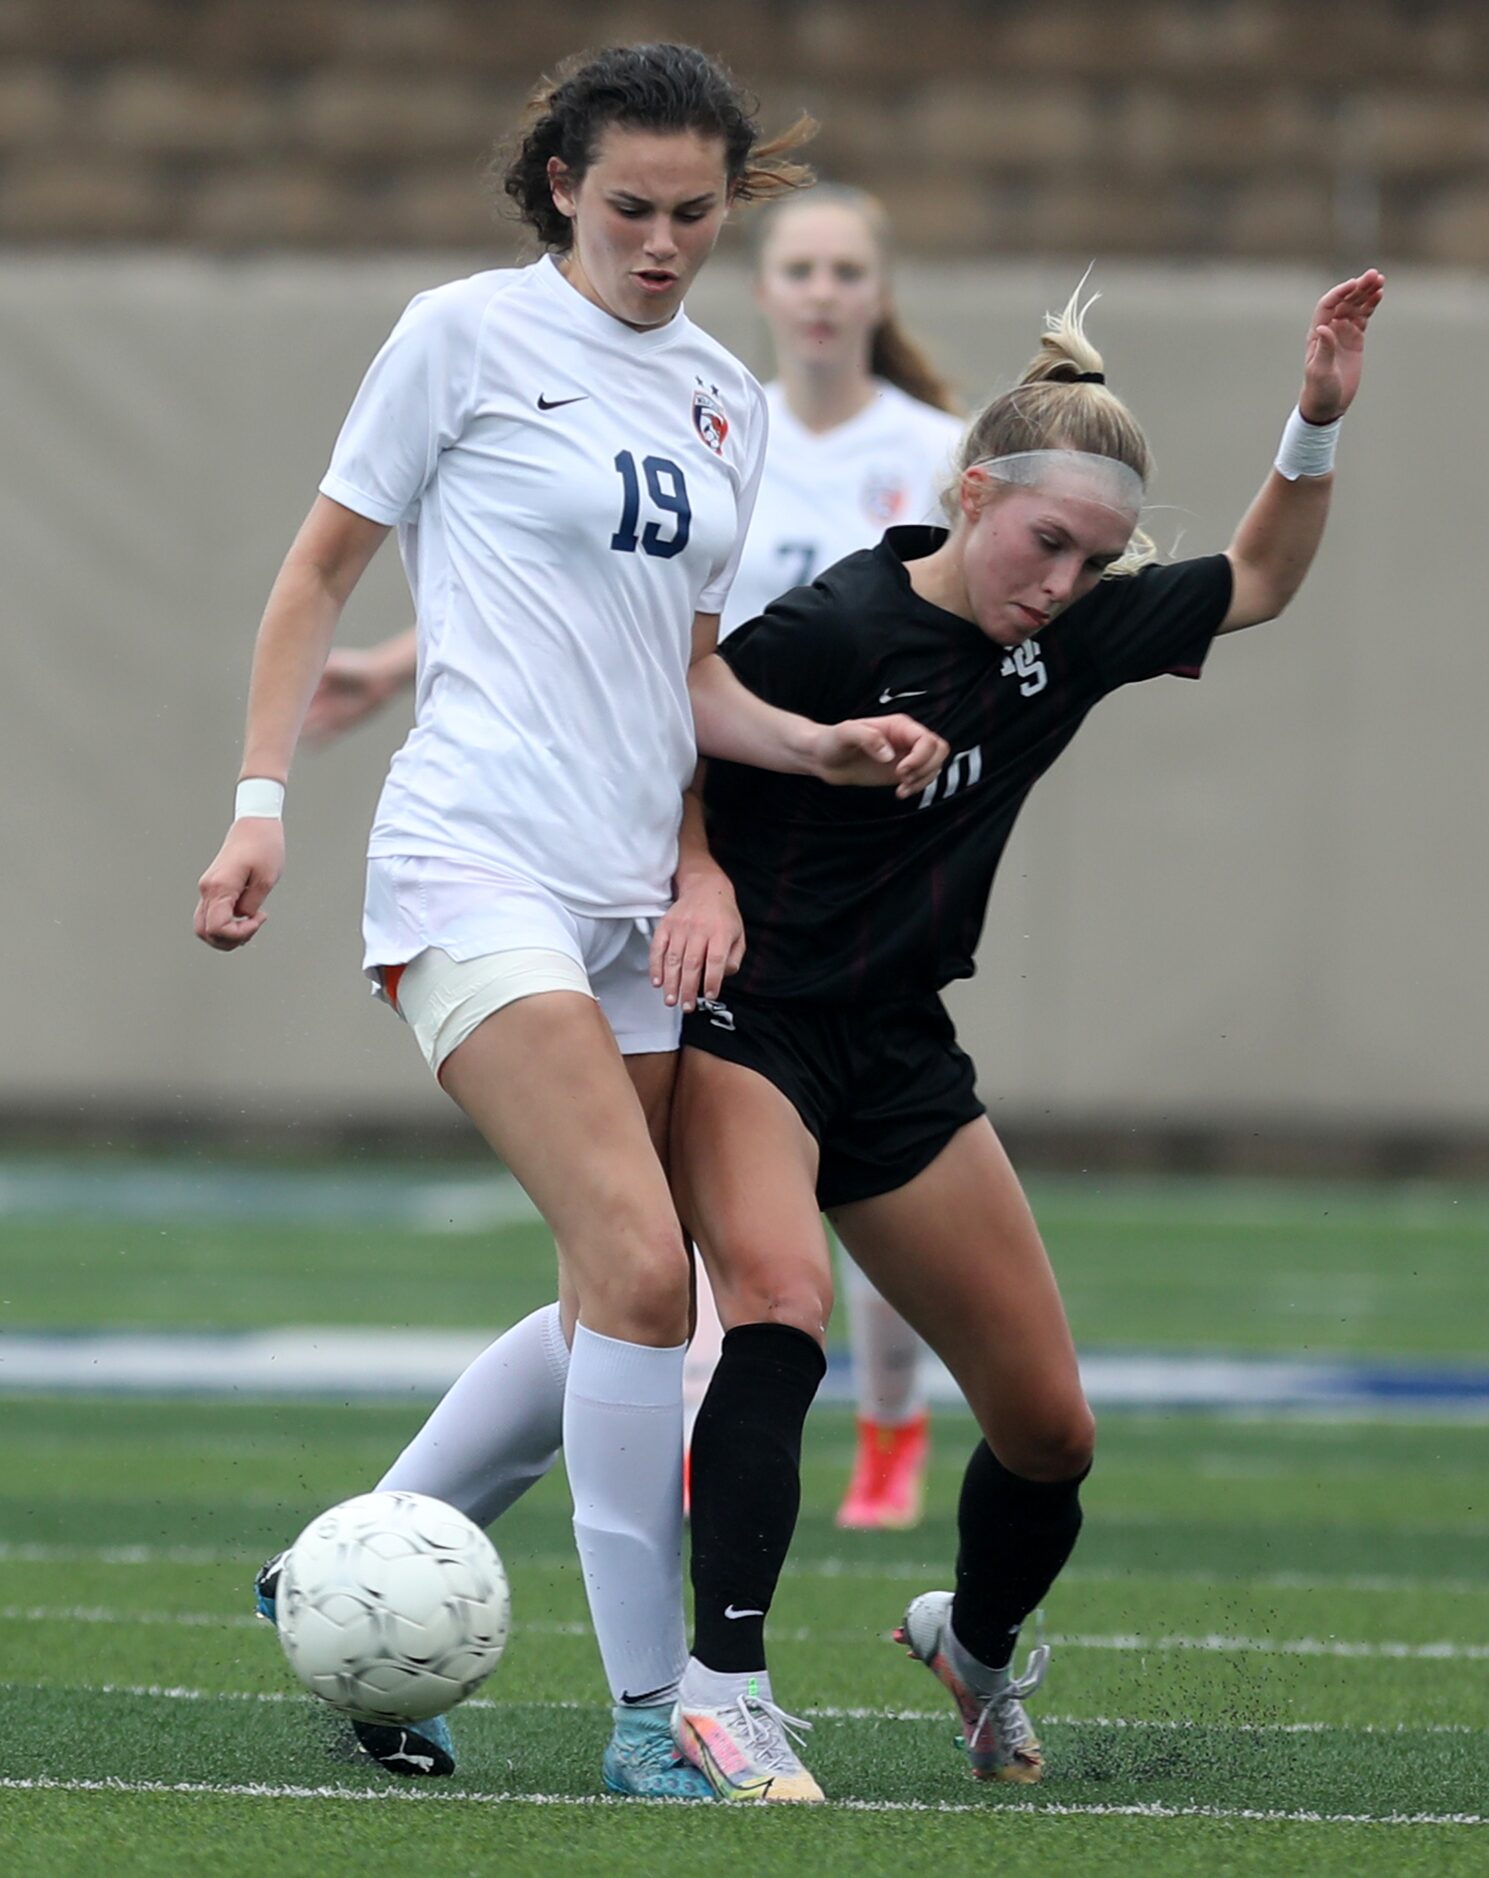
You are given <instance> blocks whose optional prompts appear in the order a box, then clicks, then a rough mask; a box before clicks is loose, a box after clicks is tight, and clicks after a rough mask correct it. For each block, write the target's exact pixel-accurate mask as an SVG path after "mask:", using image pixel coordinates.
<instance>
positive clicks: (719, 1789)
mask: <svg viewBox="0 0 1489 1878" xmlns="http://www.w3.org/2000/svg"><path fill="white" fill-rule="evenodd" d="M811 1725H812V1724H811V1723H810V1722H805V1721H802V1720H801V1719H800V1718H799V1717H798V1716H795V1715H788V1714H787V1713H786V1711H785V1710H784V1709H783V1708H780V1707H778V1706H777V1705H776V1704H775V1703H774V1702H768V1701H766V1700H765V1699H764V1698H763V1697H761V1696H753V1695H742V1696H740V1697H739V1698H738V1700H737V1701H733V1702H727V1703H725V1704H724V1706H723V1707H722V1708H684V1707H683V1705H682V1704H681V1703H679V1704H678V1705H677V1707H676V1708H675V1709H674V1710H673V1711H672V1736H673V1739H674V1740H675V1741H676V1743H677V1751H678V1753H679V1754H681V1755H682V1756H683V1758H684V1759H685V1760H687V1761H690V1762H691V1763H692V1764H693V1766H694V1767H696V1768H697V1769H698V1771H699V1772H700V1773H701V1774H702V1775H703V1777H704V1779H705V1780H706V1781H707V1782H708V1784H709V1785H710V1786H711V1787H712V1788H713V1790H714V1792H715V1794H717V1796H718V1797H719V1799H721V1800H753V1801H756V1802H757V1803H760V1804H767V1803H768V1804H778V1803H780V1802H783V1801H795V1802H797V1803H798V1804H807V1805H811V1804H814V1803H818V1802H820V1801H822V1800H823V1799H825V1798H826V1795H825V1794H824V1793H823V1791H822V1789H821V1788H820V1787H819V1786H818V1785H817V1783H816V1781H815V1780H814V1779H813V1778H812V1776H811V1775H810V1774H809V1773H808V1772H807V1770H806V1768H805V1767H803V1766H802V1764H801V1760H800V1758H799V1757H798V1755H797V1753H796V1750H795V1748H793V1747H792V1745H791V1741H792V1737H793V1736H795V1738H796V1739H797V1740H798V1741H799V1740H800V1739H801V1737H802V1732H803V1731H805V1730H806V1729H808V1728H810V1727H811Z"/></svg>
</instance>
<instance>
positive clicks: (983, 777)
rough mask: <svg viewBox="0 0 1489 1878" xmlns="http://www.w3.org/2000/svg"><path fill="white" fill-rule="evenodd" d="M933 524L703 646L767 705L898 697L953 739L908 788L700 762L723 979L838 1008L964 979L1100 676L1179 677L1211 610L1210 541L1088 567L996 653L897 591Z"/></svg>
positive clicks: (902, 535)
mask: <svg viewBox="0 0 1489 1878" xmlns="http://www.w3.org/2000/svg"><path fill="white" fill-rule="evenodd" d="M945 539H946V532H945V530H944V529H939V528H892V529H890V530H889V532H888V533H887V534H886V535H885V537H884V539H883V540H882V541H881V542H880V544H879V545H878V547H876V548H870V549H867V550H865V551H864V552H863V553H860V554H850V555H849V556H848V557H847V559H846V560H842V561H839V562H838V563H837V565H836V566H835V567H830V568H829V569H828V570H827V571H826V573H824V574H822V575H821V576H820V577H819V578H818V579H817V580H816V581H815V582H814V583H813V584H812V585H811V586H810V587H800V588H797V589H796V590H795V591H793V592H791V593H788V594H785V595H783V596H782V597H781V598H780V599H779V600H777V601H775V602H774V603H773V604H772V605H771V606H770V607H769V608H767V610H766V611H765V613H763V614H762V615H761V617H760V618H759V619H757V620H753V621H751V622H750V623H749V624H748V625H746V626H743V627H741V628H740V629H739V630H738V631H737V632H735V633H733V634H732V635H731V636H730V637H729V638H728V639H727V640H725V642H724V644H723V645H722V647H721V648H720V653H721V656H722V657H723V658H725V659H726V660H727V661H728V663H729V665H730V666H731V668H732V669H733V670H734V671H735V672H736V673H737V674H738V676H739V678H740V680H741V681H742V682H743V683H744V684H745V685H747V686H748V687H749V689H750V690H751V691H753V692H756V693H758V695H759V696H760V697H762V698H764V699H766V700H767V701H768V702H769V703H771V704H776V705H780V706H781V707H783V708H784V709H786V710H791V711H799V712H801V713H802V714H803V715H804V716H807V717H811V718H814V719H816V720H817V721H818V722H819V723H835V722H837V721H839V720H840V719H842V718H848V717H875V716H883V715H884V714H886V713H887V712H890V711H905V712H908V713H909V714H910V715H911V716H912V717H915V718H917V719H918V720H919V721H920V722H921V723H923V724H925V725H926V726H927V727H928V728H929V729H931V730H934V731H936V732H938V733H939V734H940V735H941V736H943V737H945V738H946V740H947V741H948V743H949V744H950V745H951V752H952V753H951V756H950V758H949V759H948V761H947V764H946V767H945V769H944V770H943V771H942V772H941V774H940V776H938V777H937V778H936V780H935V781H934V782H933V783H932V784H931V785H930V787H929V788H927V789H925V790H923V791H922V792H921V793H920V794H919V795H918V796H915V797H912V798H910V799H909V800H907V801H901V800H899V799H898V798H897V797H896V796H895V793H894V791H893V790H892V789H886V788H879V789H852V788H843V787H838V786H833V785H830V784H827V783H823V782H818V781H815V780H814V779H813V778H811V777H803V776H783V775H777V774H771V773H767V772H764V771H761V770H757V769H751V768H747V767H745V766H743V765H740V764H737V763H723V762H711V763H710V764H709V770H708V781H707V785H706V789H705V798H704V799H705V803H706V807H707V813H708V833H709V842H710V846H711V848H712V850H713V854H714V858H715V859H716V860H717V861H718V862H719V864H720V866H721V867H723V868H724V869H725V870H726V872H727V873H728V874H729V876H730V878H731V879H732V880H733V882H734V888H735V892H736V894H737V895H738V899H739V907H740V912H741V914H742V916H743V918H744V925H745V936H746V939H747V942H748V948H749V949H748V951H747V952H746V954H745V960H744V964H743V966H742V967H741V969H740V972H739V974H738V976H737V977H736V978H733V979H731V980H730V986H731V987H738V989H739V990H740V991H742V992H745V993H749V994H752V995H755V996H760V997H770V998H811V999H816V1000H819V1001H823V1002H827V1003H853V1002H857V1001H859V1000H861V999H870V1000H874V1001H879V1000H883V999H888V998H897V997H908V996H915V995H918V994H923V993H924V992H926V991H934V990H938V989H939V988H940V987H941V986H942V985H944V984H946V983H948V982H949V981H950V980H951V979H953V978H967V977H970V976H971V974H972V969H973V967H972V957H973V954H974V952H975V951H976V949H977V941H978V937H979V935H980V934H981V932H982V924H983V919H984V916H985V914H986V911H987V900H988V894H989V892H990V891H991V888H992V884H993V875H994V873H995V872H996V871H997V866H998V861H999V859H1000V857H1001V855H1002V853H1003V849H1004V847H1005V846H1006V844H1007V841H1008V837H1009V834H1010V833H1011V832H1012V829H1013V824H1014V821H1015V819H1016V817H1017V815H1018V812H1019V809H1020V808H1021V807H1022V805H1023V801H1024V798H1025V797H1026V796H1027V795H1028V793H1029V791H1030V789H1031V788H1032V787H1033V785H1034V783H1035V782H1036V780H1037V779H1038V778H1039V777H1040V776H1042V775H1043V773H1044V772H1045V770H1047V769H1048V768H1049V766H1050V764H1051V763H1053V762H1054V760H1055V758H1056V757H1057V756H1058V755H1059V754H1060V752H1061V751H1062V750H1063V749H1064V748H1065V746H1066V745H1067V744H1068V743H1069V742H1070V739H1071V738H1072V737H1073V736H1074V735H1075V733H1076V731H1077V730H1078V729H1079V728H1080V724H1081V721H1082V719H1083V718H1084V717H1085V715H1086V713H1087V712H1088V711H1089V710H1090V709H1091V707H1092V705H1094V704H1095V703H1096V702H1097V701H1098V699H1100V698H1103V697H1105V696H1106V694H1107V693H1108V692H1109V691H1115V690H1116V689H1117V687H1118V686H1119V685H1125V684H1129V683H1132V682H1133V681H1134V680H1137V679H1142V678H1152V677H1156V676H1157V675H1158V674H1159V673H1162V672H1177V673H1182V674H1185V675H1187V676H1190V677H1196V678H1197V677H1198V676H1199V671H1200V667H1201V665H1202V664H1203V662H1204V659H1205V655H1206V653H1207V652H1208V651H1209V648H1210V642H1211V640H1212V639H1213V638H1214V636H1215V633H1216V630H1217V629H1218V628H1219V626H1220V624H1221V622H1222V621H1223V619H1224V617H1225V614H1226V610H1227V608H1228V607H1229V605H1230V599H1231V570H1230V563H1229V562H1228V561H1227V560H1226V558H1225V556H1224V555H1221V554H1217V555H1210V556H1207V557H1205V558H1204V559H1201V560H1194V561H1182V562H1179V563H1177V564H1176V565H1174V566H1171V567H1149V568H1144V569H1142V570H1141V571H1140V572H1139V573H1137V574H1135V575H1132V576H1130V577H1126V578H1115V579H1109V580H1103V581H1102V582H1100V584H1099V585H1098V586H1097V587H1096V588H1095V589H1094V590H1093V591H1092V592H1091V593H1089V594H1087V595H1086V596H1085V597H1084V598H1083V599H1081V600H1078V601H1077V602H1076V603H1075V604H1074V605H1073V606H1071V607H1070V608H1069V609H1068V610H1067V611H1066V612H1064V613H1062V614H1061V615H1059V617H1058V618H1057V619H1055V620H1054V621H1053V622H1052V624H1051V625H1050V626H1048V627H1047V628H1046V629H1045V630H1044V631H1043V632H1042V633H1040V634H1039V636H1038V637H1037V638H1035V639H1030V640H1026V641H1025V642H1024V644H1022V645H1020V646H1019V647H1017V648H1016V649H1013V650H1010V649H1009V648H1007V647H1005V646H1000V645H996V644H995V643H994V642H993V641H992V640H991V639H989V638H988V637H987V636H986V634H985V633H983V632H982V631H981V630H980V628H979V627H977V626H976V625H975V624H973V623H972V622H971V621H969V620H964V619H960V618H958V617H957V616H956V615H955V614H953V613H948V612H946V611H944V610H943V609H942V608H940V607H937V606H931V605H930V604H929V603H928V602H926V601H924V600H922V599H921V598H920V597H919V595H918V594H917V593H916V592H915V590H914V589H913V588H912V587H911V585H910V578H909V575H908V574H907V573H906V571H905V563H906V562H907V561H914V560H918V559H920V558H922V557H923V556H924V555H927V554H929V553H931V552H932V551H933V550H934V549H936V548H937V547H939V546H940V545H941V543H942V542H943V541H945ZM725 995H726V996H727V995H728V992H727V990H726V993H725Z"/></svg>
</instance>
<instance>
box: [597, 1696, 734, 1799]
mask: <svg viewBox="0 0 1489 1878" xmlns="http://www.w3.org/2000/svg"><path fill="white" fill-rule="evenodd" d="M601 1771H602V1773H603V1776H604V1780H605V1786H606V1788H607V1790H608V1791H609V1792H611V1793H622V1794H625V1795H626V1796H627V1797H628V1798H630V1799H633V1800H711V1799H712V1798H713V1789H712V1787H710V1786H709V1784H708V1782H707V1780H705V1779H704V1777H703V1775H702V1774H700V1773H699V1771H698V1769H697V1768H696V1767H693V1766H691V1765H690V1764H689V1763H688V1762H687V1761H685V1760H684V1759H683V1758H682V1756H681V1755H680V1754H679V1753H678V1751H677V1745H676V1743H675V1742H674V1741H673V1739H672V1716H671V1711H670V1710H668V1709H665V1708H625V1707H617V1708H616V1710H615V1730H614V1732H613V1733H612V1735H611V1737H610V1740H609V1743H608V1744H607V1746H606V1748H605V1759H604V1762H603V1763H602V1768H601Z"/></svg>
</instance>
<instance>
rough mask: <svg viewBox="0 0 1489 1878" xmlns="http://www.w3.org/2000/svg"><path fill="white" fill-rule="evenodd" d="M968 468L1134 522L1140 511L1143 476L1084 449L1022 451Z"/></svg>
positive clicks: (990, 457) (1114, 461)
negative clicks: (1095, 506)
mask: <svg viewBox="0 0 1489 1878" xmlns="http://www.w3.org/2000/svg"><path fill="white" fill-rule="evenodd" d="M967 468H968V469H976V470H982V471H983V472H984V473H985V474H986V475H988V476H991V477H992V478H993V479H994V480H995V481H997V482H1000V483H1017V484H1019V485H1020V486H1021V487H1022V488H1025V489H1047V490H1049V491H1050V492H1051V493H1052V494H1058V495H1063V496H1075V497H1078V498H1079V499H1080V500H1081V501H1082V502H1099V503H1101V504H1102V506H1103V507H1105V508H1108V509H1115V510H1116V511H1117V513H1118V514H1119V515H1130V516H1131V517H1132V518H1133V521H1134V523H1135V522H1136V520H1137V517H1138V515H1139V514H1140V513H1141V511H1142V506H1143V479H1142V477H1141V476H1139V475H1138V473H1137V471H1136V470H1135V469H1131V468H1129V466H1128V465H1127V464H1126V463H1119V462H1118V461H1117V459H1116V458H1115V457H1111V456H1094V455H1092V454H1091V453H1090V452H1089V451H1086V450H1021V451H1019V452H1018V453H1017V454H1016V455H1014V456H987V457H983V458H982V460H981V461H980V462H978V463H969V464H968V465H967Z"/></svg>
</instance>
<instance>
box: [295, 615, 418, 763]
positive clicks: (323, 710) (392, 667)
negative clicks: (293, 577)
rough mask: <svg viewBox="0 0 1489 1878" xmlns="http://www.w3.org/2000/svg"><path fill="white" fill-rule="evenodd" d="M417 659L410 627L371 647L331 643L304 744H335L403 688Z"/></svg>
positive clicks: (411, 679)
mask: <svg viewBox="0 0 1489 1878" xmlns="http://www.w3.org/2000/svg"><path fill="white" fill-rule="evenodd" d="M418 662H419V653H418V634H417V632H416V631H415V629H414V628H413V627H412V626H409V627H406V628H405V629H404V631H402V632H401V633H394V635H393V637H392V638H391V639H384V640H382V641H381V642H380V643H379V644H377V645H375V646H333V647H332V648H331V651H330V652H329V653H328V654H327V657H326V666H325V670H324V671H323V672H322V673H321V680H320V683H319V684H318V685H317V686H316V688H315V695H314V696H313V697H312V698H311V700H310V708H309V710H308V711H306V713H305V725H304V728H303V730H302V731H301V732H300V735H301V736H302V737H303V738H304V740H305V742H306V743H311V744H328V743H334V742H335V741H336V739H337V738H338V737H341V736H344V735H345V734H346V732H347V731H349V730H355V729H356V727H357V725H358V724H361V723H365V722H366V720H367V719H368V718H369V717H371V716H372V715H373V714H374V712H377V711H380V710H381V709H382V708H383V706H384V705H385V704H389V703H391V702H392V700H393V699H394V698H396V697H397V696H398V694H399V692H400V691H406V690H407V689H408V687H409V686H410V685H412V684H413V682H414V674H415V672H416V671H417V669H418Z"/></svg>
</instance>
